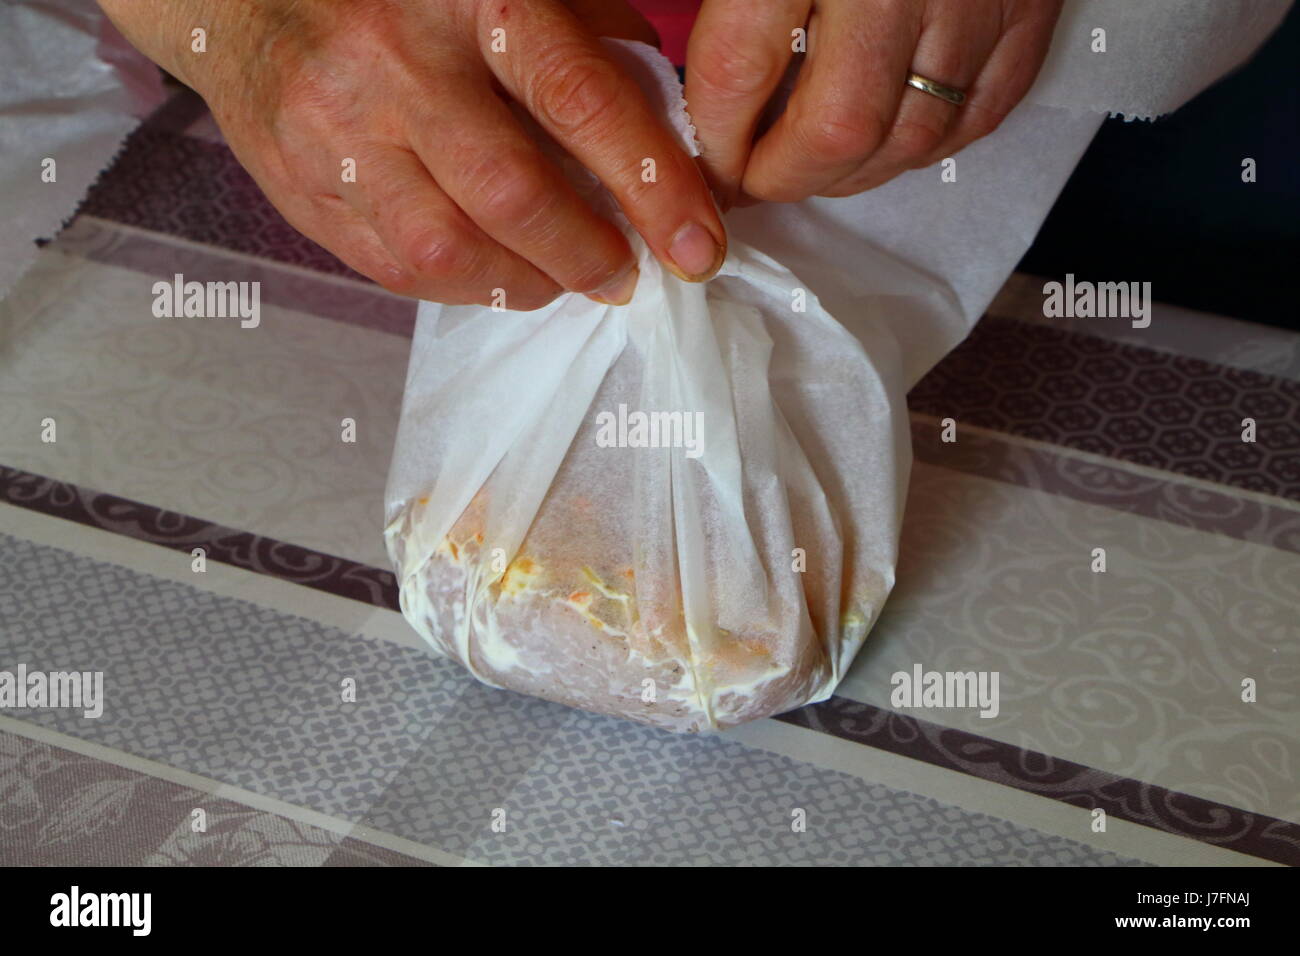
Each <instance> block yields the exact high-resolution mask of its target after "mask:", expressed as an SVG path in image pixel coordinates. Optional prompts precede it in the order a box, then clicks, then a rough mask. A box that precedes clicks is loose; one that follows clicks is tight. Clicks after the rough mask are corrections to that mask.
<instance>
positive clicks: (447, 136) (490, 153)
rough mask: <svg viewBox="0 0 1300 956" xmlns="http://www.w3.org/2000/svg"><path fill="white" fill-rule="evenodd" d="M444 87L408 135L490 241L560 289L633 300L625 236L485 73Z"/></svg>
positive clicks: (459, 77) (633, 274)
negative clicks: (582, 194)
mask: <svg viewBox="0 0 1300 956" xmlns="http://www.w3.org/2000/svg"><path fill="white" fill-rule="evenodd" d="M478 69H480V70H481V69H482V68H481V67H478ZM443 84H444V87H445V88H444V91H443V92H444V95H442V96H439V97H436V98H434V99H433V100H432V101H431V103H430V105H429V106H428V107H427V109H428V110H429V111H430V112H428V113H420V114H417V117H418V118H417V121H416V123H415V124H413V126H412V128H411V129H410V130H408V135H409V136H410V139H411V143H412V145H413V146H414V148H415V151H416V153H417V154H418V155H419V157H420V160H421V161H422V162H423V163H424V165H425V166H427V167H428V169H429V171H430V172H431V173H432V174H433V178H434V179H435V180H436V181H437V183H438V185H439V186H441V187H442V188H443V190H445V191H446V193H447V195H448V196H449V197H450V198H451V199H452V200H453V201H454V202H455V203H456V205H458V206H459V207H460V208H461V209H462V210H463V211H464V212H465V214H466V215H468V216H469V218H470V219H472V220H473V221H474V223H475V224H477V225H478V227H479V228H480V229H482V230H483V231H484V232H485V233H486V234H487V235H489V236H491V237H492V238H493V239H495V240H496V241H497V242H499V243H501V244H502V245H503V246H505V247H506V248H508V249H511V250H513V251H514V252H516V253H518V254H519V255H520V256H521V257H523V258H524V259H526V260H528V261H529V262H531V263H533V265H535V266H536V267H537V268H539V269H541V270H542V271H543V272H545V273H546V274H547V275H549V276H550V277H551V278H553V279H555V281H557V282H559V283H560V284H561V285H563V286H564V287H565V288H566V289H573V290H575V291H578V292H584V293H588V294H590V295H591V296H592V297H593V298H595V299H597V300H598V301H601V302H607V303H610V304H613V305H623V304H625V303H627V302H628V301H630V300H631V298H632V293H633V290H635V288H636V280H637V271H636V259H635V258H634V257H633V255H632V249H631V247H630V246H629V245H628V243H627V239H626V238H624V236H623V234H622V233H621V232H620V231H619V230H618V229H617V228H616V227H615V226H614V224H613V223H611V222H609V221H607V220H605V219H602V218H601V217H600V216H598V215H597V214H596V213H595V212H594V211H593V210H592V208H591V207H590V206H589V205H588V204H587V203H586V202H584V201H583V200H582V199H581V198H579V196H578V194H577V193H576V192H575V191H574V189H573V187H572V186H570V185H569V183H568V182H567V181H565V179H564V176H563V175H562V174H561V172H560V170H559V169H558V168H556V166H555V165H554V164H553V163H551V162H550V161H549V160H547V159H546V157H545V156H543V155H542V151H541V150H540V149H539V148H538V146H537V144H536V142H534V141H533V140H532V139H531V138H529V137H528V136H527V135H525V133H524V131H523V129H522V128H521V127H520V125H519V122H518V120H516V119H515V117H514V115H513V114H512V113H511V112H510V110H509V108H508V107H507V106H506V104H505V103H504V102H502V100H501V99H500V98H499V97H497V95H496V94H495V93H493V92H492V90H491V88H490V86H489V84H488V77H487V75H486V73H484V74H483V75H482V76H475V75H473V73H472V72H471V73H458V74H456V75H454V76H450V77H446V78H445V79H444V80H443ZM439 104H449V105H450V106H451V109H452V112H450V113H446V114H444V113H442V112H440V110H441V107H440V105H439Z"/></svg>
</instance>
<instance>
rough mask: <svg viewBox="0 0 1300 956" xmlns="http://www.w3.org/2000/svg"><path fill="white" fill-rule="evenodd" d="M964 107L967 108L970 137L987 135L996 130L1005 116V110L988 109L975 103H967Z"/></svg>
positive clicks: (975, 137)
mask: <svg viewBox="0 0 1300 956" xmlns="http://www.w3.org/2000/svg"><path fill="white" fill-rule="evenodd" d="M965 109H967V110H969V115H968V117H967V128H968V129H969V130H970V136H971V138H972V139H981V138H983V137H985V136H988V135H989V134H990V133H992V132H994V131H995V130H997V128H998V127H999V126H1001V125H1002V121H1003V120H1005V119H1006V118H1007V113H1006V112H1005V111H1002V110H994V109H988V108H987V107H982V106H980V105H978V104H976V103H967V104H966V106H965Z"/></svg>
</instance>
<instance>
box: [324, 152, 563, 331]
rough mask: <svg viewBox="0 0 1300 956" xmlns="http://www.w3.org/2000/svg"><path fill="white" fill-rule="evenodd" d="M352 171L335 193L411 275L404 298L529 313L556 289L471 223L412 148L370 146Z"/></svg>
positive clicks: (550, 282)
mask: <svg viewBox="0 0 1300 956" xmlns="http://www.w3.org/2000/svg"><path fill="white" fill-rule="evenodd" d="M357 170H358V173H357V181H356V182H355V183H343V184H341V188H340V195H341V196H342V198H343V199H344V200H345V201H346V202H347V203H348V205H349V206H351V207H352V208H353V209H354V210H356V211H357V212H358V213H360V214H361V216H362V217H363V218H364V219H365V220H366V222H368V223H369V224H370V226H371V228H373V229H374V231H375V233H376V234H377V235H378V236H379V239H380V240H381V241H382V242H383V244H384V246H385V247H386V248H387V249H388V251H389V252H390V253H391V254H392V256H393V257H394V259H396V261H397V264H398V265H399V266H400V267H401V268H402V270H403V272H404V273H406V274H407V275H409V276H410V277H411V288H410V289H409V290H405V294H407V295H413V296H418V297H419V298H422V299H432V300H434V301H437V302H445V303H448V304H477V305H487V304H504V306H505V307H506V308H508V309H516V310H520V311H527V310H529V309H536V308H540V307H541V306H543V305H545V304H546V303H547V302H550V301H551V300H552V299H554V298H555V297H556V296H557V295H559V294H560V292H561V291H562V290H561V288H560V286H559V285H558V284H557V283H556V282H555V280H554V279H552V278H551V277H550V276H548V275H546V274H545V273H544V272H542V271H541V270H540V269H538V268H537V267H536V266H534V265H533V264H532V263H530V262H527V261H526V260H524V259H522V258H521V257H520V256H519V255H517V254H516V253H514V252H511V251H510V250H509V249H506V248H505V247H504V246H502V245H501V244H500V243H499V242H497V241H496V240H494V239H492V238H491V237H489V236H487V235H486V234H485V233H484V232H483V230H481V229H480V228H479V227H478V226H476V225H475V224H474V223H473V222H471V221H470V219H469V217H467V216H466V215H465V213H464V212H462V211H461V210H460V209H459V208H458V207H457V206H456V204H455V203H454V202H452V201H451V199H449V198H448V197H447V195H446V193H444V192H443V191H442V189H441V188H439V186H438V184H437V183H436V182H434V180H433V178H432V177H431V176H430V175H429V171H428V170H427V169H425V167H424V164H423V163H422V162H421V161H420V160H419V158H418V157H417V156H416V155H415V154H414V153H412V152H411V151H410V150H407V149H403V148H401V147H398V146H391V145H381V146H376V147H373V148H371V149H369V150H367V151H366V152H364V153H362V154H361V155H360V156H358V158H357ZM503 299H504V301H503Z"/></svg>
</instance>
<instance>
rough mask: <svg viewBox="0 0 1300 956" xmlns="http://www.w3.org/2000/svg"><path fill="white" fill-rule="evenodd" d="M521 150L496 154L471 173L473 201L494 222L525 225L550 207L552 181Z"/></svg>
mask: <svg viewBox="0 0 1300 956" xmlns="http://www.w3.org/2000/svg"><path fill="white" fill-rule="evenodd" d="M530 160H531V157H525V156H522V155H519V154H513V155H492V156H489V157H487V158H486V159H484V160H483V161H482V162H481V163H480V164H479V166H478V168H477V169H475V170H474V171H473V172H472V173H471V174H470V179H471V183H472V185H471V187H470V189H471V196H472V198H471V200H470V204H471V205H472V206H473V207H474V208H475V210H476V211H477V212H479V213H480V214H482V215H483V216H484V217H486V218H488V219H490V220H492V221H493V222H502V223H510V224H517V225H525V224H527V223H528V222H530V221H532V220H533V219H534V218H536V217H537V216H538V215H540V214H541V213H542V211H543V210H545V209H546V208H547V205H548V201H549V200H550V198H551V196H552V195H553V190H552V189H551V188H550V183H548V182H547V181H546V178H545V177H544V176H543V175H541V174H540V173H539V172H538V171H537V170H536V169H535V168H534V167H533V165H532V163H531V161H530Z"/></svg>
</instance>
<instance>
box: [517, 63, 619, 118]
mask: <svg viewBox="0 0 1300 956" xmlns="http://www.w3.org/2000/svg"><path fill="white" fill-rule="evenodd" d="M620 93H621V85H620V77H619V73H618V70H617V68H616V67H614V65H613V64H612V63H609V62H608V61H606V60H604V59H602V58H601V57H599V56H596V55H594V54H591V53H587V52H585V51H581V50H575V49H574V48H573V47H572V46H567V45H559V46H556V47H555V48H554V49H552V50H550V51H548V52H547V53H546V54H545V55H544V56H543V58H542V61H541V65H540V67H539V69H538V70H537V71H536V73H535V74H534V79H533V81H532V90H531V96H530V97H529V98H530V99H531V101H532V103H533V105H534V106H535V107H536V110H535V112H536V113H540V115H541V116H544V117H546V118H547V119H549V120H550V121H551V123H553V124H554V125H555V126H556V128H558V129H559V130H560V131H561V132H563V133H568V134H574V133H578V132H581V131H583V130H586V129H589V128H590V127H592V126H596V125H600V124H605V123H609V122H611V121H612V120H613V118H614V116H615V115H616V113H617V110H618V102H619V99H620Z"/></svg>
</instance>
